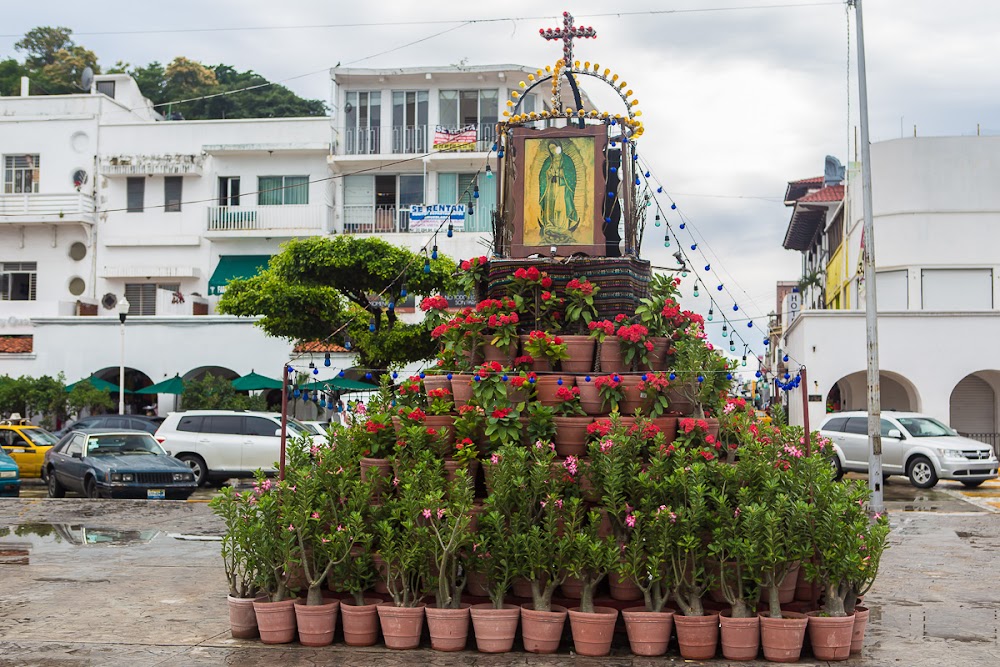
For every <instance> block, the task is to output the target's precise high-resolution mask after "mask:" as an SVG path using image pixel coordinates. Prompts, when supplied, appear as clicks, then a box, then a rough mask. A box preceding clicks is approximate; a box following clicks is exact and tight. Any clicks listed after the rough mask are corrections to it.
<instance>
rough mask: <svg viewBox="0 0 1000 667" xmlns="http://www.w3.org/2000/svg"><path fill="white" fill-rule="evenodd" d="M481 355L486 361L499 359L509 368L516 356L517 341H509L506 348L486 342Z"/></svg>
mask: <svg viewBox="0 0 1000 667" xmlns="http://www.w3.org/2000/svg"><path fill="white" fill-rule="evenodd" d="M483 355H484V356H485V359H486V362H487V363H489V362H491V361H499V362H500V363H501V364H503V365H504V366H506V367H508V368H510V367H511V366H513V365H514V357H516V356H517V343H511V344H510V345H508V346H507V347H506V349H504V348H500V347H497V346H496V345H494V344H493V343H486V345H484V346H483Z"/></svg>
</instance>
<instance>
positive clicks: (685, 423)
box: [680, 417, 694, 433]
mask: <svg viewBox="0 0 1000 667" xmlns="http://www.w3.org/2000/svg"><path fill="white" fill-rule="evenodd" d="M680 427H681V430H682V431H684V432H685V433H690V432H691V431H693V430H694V420H693V419H691V418H690V417H688V418H686V419H682V420H681V422H680Z"/></svg>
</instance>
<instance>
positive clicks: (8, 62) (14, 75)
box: [0, 58, 28, 97]
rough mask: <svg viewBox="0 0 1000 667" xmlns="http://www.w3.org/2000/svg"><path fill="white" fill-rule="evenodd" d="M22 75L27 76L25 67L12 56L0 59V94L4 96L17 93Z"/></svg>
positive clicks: (19, 89)
mask: <svg viewBox="0 0 1000 667" xmlns="http://www.w3.org/2000/svg"><path fill="white" fill-rule="evenodd" d="M22 76H28V68H27V67H25V66H24V65H22V64H21V63H19V62H17V60H15V59H14V58H5V59H3V60H0V95H2V96H6V97H10V96H13V95H19V94H20V91H21V77H22Z"/></svg>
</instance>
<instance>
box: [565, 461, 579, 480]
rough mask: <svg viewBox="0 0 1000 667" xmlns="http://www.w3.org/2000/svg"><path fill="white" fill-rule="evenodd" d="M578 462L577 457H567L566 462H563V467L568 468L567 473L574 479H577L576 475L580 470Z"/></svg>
mask: <svg viewBox="0 0 1000 667" xmlns="http://www.w3.org/2000/svg"><path fill="white" fill-rule="evenodd" d="M577 462H578V460H577V458H576V457H575V456H567V457H566V460H565V461H563V467H564V468H566V472H568V473H569V474H570V475H572V476H573V477H576V473H577V470H578V468H577Z"/></svg>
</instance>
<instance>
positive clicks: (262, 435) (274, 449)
mask: <svg viewBox="0 0 1000 667" xmlns="http://www.w3.org/2000/svg"><path fill="white" fill-rule="evenodd" d="M280 436H281V415H280V414H278V413H276V412H251V411H240V410H189V411H186V412H171V413H170V414H168V415H167V418H166V419H165V420H164V421H163V423H162V424H161V425H160V428H158V429H157V430H156V439H157V440H158V441H159V442H160V444H162V445H163V446H164V447H165V448H167V449H169V450H171V451H172V452H173V453H174V456H176V457H177V458H178V459H179V460H181V461H184V462H185V463H187V464H188V465H189V466H190V467H191V470H192V471H194V474H195V477H196V479H197V480H198V484H205V483H207V482H208V480H210V479H215V480H220V479H222V480H224V479H230V478H233V477H252V476H253V474H254V472H256V471H257V470H263V471H264V472H266V473H273V472H276V471H277V469H276V467H275V462H276V461H277V460H278V458H279V456H280V451H281V445H280ZM288 436H289V437H297V436H308V437H311V438H313V439H314V440H315V441H316V443H317V444H322V443H325V442H326V435H325V434H324V435H317V434H315V433H313V431H312V429H310V428H309V427H308V426H306V425H305V424H303V423H302V422H300V421H298V420H296V419H293V418H289V419H288Z"/></svg>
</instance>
